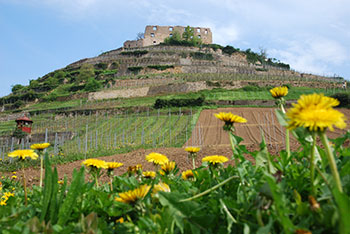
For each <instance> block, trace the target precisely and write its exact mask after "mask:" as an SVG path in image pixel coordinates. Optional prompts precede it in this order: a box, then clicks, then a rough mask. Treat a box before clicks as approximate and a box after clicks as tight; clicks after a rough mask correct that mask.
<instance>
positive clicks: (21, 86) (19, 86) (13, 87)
mask: <svg viewBox="0 0 350 234" xmlns="http://www.w3.org/2000/svg"><path fill="white" fill-rule="evenodd" d="M23 88H24V86H23V85H20V84H16V85H14V86H12V92H13V93H17V92H18V91H20V90H21V89H23Z"/></svg>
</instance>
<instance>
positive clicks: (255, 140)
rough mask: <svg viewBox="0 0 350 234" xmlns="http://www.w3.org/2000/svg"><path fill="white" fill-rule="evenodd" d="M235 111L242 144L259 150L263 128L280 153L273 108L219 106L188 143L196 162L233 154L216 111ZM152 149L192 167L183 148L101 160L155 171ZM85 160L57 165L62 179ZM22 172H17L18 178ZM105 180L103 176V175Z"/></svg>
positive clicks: (205, 115)
mask: <svg viewBox="0 0 350 234" xmlns="http://www.w3.org/2000/svg"><path fill="white" fill-rule="evenodd" d="M340 111H342V112H343V113H344V115H345V116H346V118H347V130H348V129H349V127H350V121H349V119H350V110H349V109H340ZM219 112H232V113H234V114H236V115H239V116H242V117H244V118H246V119H247V120H248V122H247V123H244V124H235V128H236V135H238V136H240V137H242V138H243V139H244V140H243V142H242V143H241V144H244V145H246V146H247V148H248V149H249V150H257V149H258V146H259V143H260V142H261V131H262V132H263V133H264V136H265V139H266V142H267V145H268V148H269V151H270V153H272V154H277V152H278V151H279V150H281V149H284V148H285V142H284V139H285V130H284V129H283V128H282V127H281V126H280V125H279V123H278V121H277V118H276V115H275V112H274V109H273V108H219V109H215V110H203V111H202V113H201V114H200V117H199V119H198V121H197V125H196V128H195V130H194V131H193V133H192V135H191V137H190V139H189V140H188V141H187V142H186V144H185V145H184V147H185V146H200V147H201V148H202V150H201V151H200V152H199V154H198V158H197V163H196V164H197V165H200V164H201V159H202V158H203V157H205V156H208V155H224V156H227V157H231V154H232V153H231V149H230V143H229V138H228V134H227V133H226V132H224V131H223V129H222V126H223V122H222V121H221V120H218V119H217V118H216V117H215V116H214V113H219ZM345 131H346V130H339V129H336V130H335V131H334V132H330V131H329V132H328V133H327V135H328V136H329V137H330V138H335V137H337V136H339V135H341V134H342V133H344V132H345ZM291 140H292V143H291V147H292V149H293V148H294V149H295V148H296V147H298V145H297V142H296V141H295V139H293V138H292V139H291ZM151 152H158V153H162V154H165V155H166V156H168V158H169V159H170V160H172V161H175V162H176V164H177V165H178V168H179V169H180V171H183V170H187V169H191V167H192V164H191V162H190V161H189V160H188V159H187V152H185V151H184V149H183V148H158V149H148V150H144V149H140V150H137V151H134V152H130V153H127V154H119V155H113V156H108V157H102V158H101V159H103V160H106V161H116V162H122V163H124V166H123V167H121V168H118V169H117V170H116V173H117V174H123V173H125V172H126V171H127V168H128V166H132V165H135V164H138V163H141V164H142V165H143V169H144V170H154V167H153V165H152V164H150V163H148V162H146V161H145V155H147V154H149V153H151ZM81 163H82V161H76V162H73V163H68V164H62V165H57V169H58V173H59V178H63V176H64V174H66V175H67V176H68V178H69V176H70V175H71V174H72V171H73V169H74V168H80V166H81ZM20 175H21V173H20V172H18V178H20ZM26 175H27V180H28V183H29V184H38V181H39V175H40V170H38V169H33V168H28V169H26ZM102 179H103V178H102Z"/></svg>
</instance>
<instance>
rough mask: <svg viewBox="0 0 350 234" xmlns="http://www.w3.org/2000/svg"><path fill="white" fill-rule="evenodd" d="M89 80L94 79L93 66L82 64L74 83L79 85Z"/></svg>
mask: <svg viewBox="0 0 350 234" xmlns="http://www.w3.org/2000/svg"><path fill="white" fill-rule="evenodd" d="M89 78H95V71H94V66H93V65H92V64H88V63H84V64H83V65H82V66H81V68H80V72H79V75H78V77H77V79H76V82H77V83H78V84H79V83H80V82H82V81H87V80H88V79H89Z"/></svg>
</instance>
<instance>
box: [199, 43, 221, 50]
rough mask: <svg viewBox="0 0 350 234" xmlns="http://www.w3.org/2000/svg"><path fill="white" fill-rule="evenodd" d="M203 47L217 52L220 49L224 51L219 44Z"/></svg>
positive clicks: (204, 45)
mask: <svg viewBox="0 0 350 234" xmlns="http://www.w3.org/2000/svg"><path fill="white" fill-rule="evenodd" d="M202 47H204V48H205V47H208V48H212V49H213V50H214V51H217V50H218V49H220V50H222V49H223V48H224V47H223V46H221V45H219V44H203V45H202Z"/></svg>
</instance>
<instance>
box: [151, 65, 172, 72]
mask: <svg viewBox="0 0 350 234" xmlns="http://www.w3.org/2000/svg"><path fill="white" fill-rule="evenodd" d="M147 67H148V68H151V69H156V70H159V71H164V70H166V69H168V68H174V65H148V66H147Z"/></svg>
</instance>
